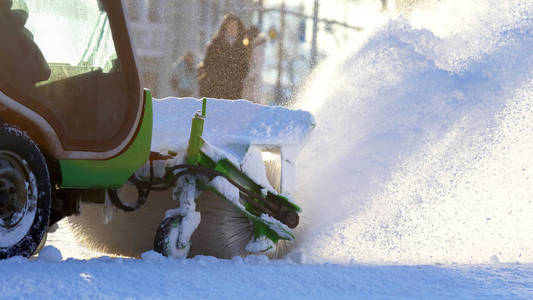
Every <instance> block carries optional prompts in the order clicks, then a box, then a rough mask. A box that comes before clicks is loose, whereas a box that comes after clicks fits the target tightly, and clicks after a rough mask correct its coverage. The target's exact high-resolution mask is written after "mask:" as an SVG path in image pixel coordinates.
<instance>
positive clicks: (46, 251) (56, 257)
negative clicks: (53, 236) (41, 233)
mask: <svg viewBox="0 0 533 300" xmlns="http://www.w3.org/2000/svg"><path fill="white" fill-rule="evenodd" d="M38 258H39V260H44V261H50V262H59V261H61V260H63V255H61V251H59V249H57V248H56V247H54V246H44V247H43V249H41V252H39V256H38Z"/></svg>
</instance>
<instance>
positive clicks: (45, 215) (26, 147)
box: [0, 125, 51, 259]
mask: <svg viewBox="0 0 533 300" xmlns="http://www.w3.org/2000/svg"><path fill="white" fill-rule="evenodd" d="M50 205H51V192H50V175H49V173H48V168H47V165H46V160H45V159H44V157H43V155H42V153H41V152H40V151H39V148H38V147H37V145H36V144H35V143H34V142H33V141H32V140H31V139H30V138H29V137H28V136H27V135H26V134H24V132H22V131H20V130H18V129H16V128H13V127H10V126H8V125H0V259H4V258H8V257H12V256H20V255H21V256H25V257H29V256H31V255H32V254H33V253H34V252H35V251H36V250H37V248H38V246H39V244H40V243H41V241H42V239H43V238H44V235H45V233H46V230H47V228H48V222H49V219H50Z"/></svg>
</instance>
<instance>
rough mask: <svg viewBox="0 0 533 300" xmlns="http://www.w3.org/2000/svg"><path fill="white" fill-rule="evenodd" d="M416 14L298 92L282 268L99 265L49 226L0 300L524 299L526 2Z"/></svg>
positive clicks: (531, 79) (529, 159)
mask: <svg viewBox="0 0 533 300" xmlns="http://www.w3.org/2000/svg"><path fill="white" fill-rule="evenodd" d="M429 2H430V3H433V5H429V7H428V8H426V10H425V11H424V12H423V13H418V12H414V13H413V14H412V15H410V16H408V17H404V18H392V19H390V20H387V21H384V24H383V25H382V26H381V27H379V28H378V29H376V31H375V32H372V33H369V34H368V37H367V38H366V39H365V40H361V41H354V42H353V43H352V44H350V45H348V47H347V49H346V51H345V52H343V53H339V54H338V55H335V57H332V58H331V59H328V60H327V61H325V62H324V63H323V64H322V65H321V66H319V67H318V68H317V70H316V72H315V75H314V78H312V79H311V80H310V82H309V84H308V87H307V88H306V89H305V90H304V91H303V92H302V94H301V95H300V98H299V100H298V103H297V104H296V107H297V108H302V109H305V110H309V111H311V112H312V113H313V114H314V115H315V117H316V121H317V128H316V129H315V131H314V133H313V136H312V138H311V140H310V142H309V144H308V145H307V146H306V147H305V148H304V150H303V152H302V154H301V155H300V157H299V163H298V167H299V174H300V184H299V185H298V194H297V200H298V201H299V203H300V204H301V206H302V207H303V209H304V214H303V215H302V226H301V227H302V229H301V231H300V232H298V236H297V239H298V241H299V242H298V245H297V247H296V249H295V250H294V251H293V252H292V253H291V254H289V256H288V257H287V258H285V259H282V260H274V261H269V260H268V259H267V258H266V257H263V256H251V257H247V258H245V259H242V258H234V259H232V260H219V259H214V258H211V257H196V258H193V259H188V260H178V259H170V258H164V257H161V256H159V255H157V254H156V253H153V252H148V253H145V254H144V255H143V258H142V259H132V258H110V257H107V256H102V254H99V253H94V252H91V251H88V250H84V249H81V248H80V247H79V246H78V245H77V243H76V241H75V240H74V239H73V237H72V234H71V233H70V231H69V228H68V225H67V224H66V223H65V222H62V223H61V225H62V226H60V228H59V230H58V231H56V232H55V233H53V234H51V235H50V236H49V241H48V246H51V247H52V246H53V247H55V248H51V247H49V248H45V249H43V251H44V252H43V254H42V255H41V257H40V258H39V257H38V258H32V259H30V260H27V259H23V258H20V257H16V258H12V259H9V260H5V261H0V269H1V270H3V272H4V273H3V275H4V276H3V277H2V280H0V298H6V299H7V298H9V299H11V298H39V299H41V298H48V299H52V298H53V299H57V298H89V299H92V298H116V299H123V298H132V299H140V298H154V299H160V298H180V299H181V298H184V299H191V298H192V299H197V298H210V299H227V298H231V299H233V298H239V299H241V298H242V299H244V298H254V299H272V298H282V299H309V298H313V299H314V298H318V299H329V298H331V299H342V298H345V299H413V298H414V299H531V298H532V297H533V264H532V263H533V251H531V249H533V234H531V228H533V218H531V216H532V215H533V204H532V202H531V201H532V200H531V199H533V184H532V181H533V156H532V152H531V149H533V135H532V134H531V132H533V52H532V51H531V49H533V19H532V16H533V3H532V2H531V1H523V0H508V1H499V0H472V1H468V3H466V2H465V1H462V0H447V1H434V2H431V1H429ZM156 117H157V116H156ZM56 249H58V250H59V251H60V253H59V252H58V251H56ZM61 256H62V257H61Z"/></svg>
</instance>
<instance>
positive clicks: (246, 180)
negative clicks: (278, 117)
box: [187, 98, 301, 243]
mask: <svg viewBox="0 0 533 300" xmlns="http://www.w3.org/2000/svg"><path fill="white" fill-rule="evenodd" d="M206 102H207V100H206V98H204V99H203V100H202V113H201V114H199V113H196V114H195V115H194V117H193V119H192V124H191V134H190V137H189V147H188V148H187V163H188V164H192V165H197V166H202V167H205V168H209V169H212V170H215V171H217V172H220V173H221V174H223V175H224V176H225V177H227V178H229V179H231V180H233V181H235V182H237V183H238V184H239V185H240V186H242V187H244V188H245V189H246V190H248V191H250V192H251V193H252V194H253V195H255V197H254V199H252V201H254V203H255V205H263V204H262V203H261V201H260V200H259V197H258V196H262V197H266V198H267V199H269V200H271V201H273V202H275V203H277V204H278V205H281V206H283V207H286V208H288V209H290V210H293V211H296V212H300V211H301V208H300V207H298V206H297V205H296V204H294V203H293V202H291V201H290V200H289V199H288V198H287V197H284V196H282V195H278V194H273V193H271V192H267V194H266V195H264V194H263V187H262V186H260V185H259V184H257V183H255V182H254V181H253V180H252V179H251V178H250V177H248V176H247V175H246V174H244V173H243V172H242V171H241V170H240V169H239V168H237V167H236V166H234V165H233V164H232V163H231V162H230V161H229V160H228V159H221V160H219V161H217V162H215V161H213V160H212V159H211V158H210V157H209V156H208V155H206V154H205V153H204V152H203V151H202V150H201V149H202V146H203V145H204V140H203V139H202V134H203V128H204V120H205V118H206ZM198 187H199V188H200V189H201V190H209V191H212V192H214V193H216V194H217V195H218V196H220V197H221V198H223V199H225V200H226V201H227V202H228V203H229V204H231V205H232V206H234V207H235V208H237V209H239V210H240V211H241V212H242V214H243V215H245V216H246V217H247V218H249V219H250V220H251V221H252V223H253V224H254V238H255V239H257V238H259V237H261V236H266V237H267V238H269V239H270V240H271V241H273V242H274V243H277V242H278V241H279V240H280V239H283V240H292V239H294V235H293V233H292V232H291V230H289V229H288V228H287V229H284V228H281V227H278V228H277V229H278V230H281V231H283V233H284V234H283V235H279V234H278V233H277V232H276V231H275V230H274V229H273V227H272V226H276V225H275V224H269V222H267V221H266V220H263V219H262V218H261V216H260V215H261V213H260V211H258V210H257V209H255V208H254V207H253V205H251V204H249V203H247V202H243V203H242V204H243V206H244V209H242V208H240V207H238V206H237V205H235V204H234V203H233V202H231V201H230V200H228V199H226V197H225V196H224V195H223V194H222V193H220V192H219V191H218V190H217V189H216V188H214V187H212V186H209V185H208V184H206V183H204V182H202V181H198Z"/></svg>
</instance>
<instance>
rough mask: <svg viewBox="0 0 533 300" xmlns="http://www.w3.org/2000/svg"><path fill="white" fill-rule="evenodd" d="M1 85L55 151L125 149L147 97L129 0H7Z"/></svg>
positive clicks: (8, 116) (64, 154) (22, 118)
mask: <svg viewBox="0 0 533 300" xmlns="http://www.w3.org/2000/svg"><path fill="white" fill-rule="evenodd" d="M0 91H1V94H0V96H1V99H2V101H0V105H3V106H6V107H9V108H14V107H17V108H18V109H15V111H16V112H17V114H15V115H14V114H12V112H10V113H8V112H7V111H9V110H6V109H4V110H3V111H1V110H0V120H3V121H4V122H8V123H10V124H13V123H14V125H17V126H19V127H22V128H23V129H25V130H26V131H28V132H31V133H35V136H32V138H34V139H36V140H37V142H38V143H39V144H43V145H45V146H44V147H45V148H47V150H48V151H50V152H52V156H54V157H55V158H58V159H65V158H69V159H77V158H85V159H91V158H98V159H105V158H108V157H111V156H114V155H116V154H118V153H120V152H121V151H123V150H124V148H125V146H126V145H127V144H128V143H130V141H131V139H132V137H133V135H134V133H135V131H136V130H137V127H138V123H139V121H140V118H141V112H142V108H143V101H142V100H143V99H142V94H141V92H142V91H141V88H140V83H139V77H138V72H137V67H136V63H135V58H134V54H133V51H132V46H131V42H130V36H129V33H128V30H127V25H126V21H125V16H124V11H123V7H122V4H121V1H105V0H80V1H50V0H13V1H12V0H0ZM15 102H16V103H15ZM16 119H18V120H16ZM28 121H29V122H30V123H32V124H33V125H28V124H27V123H28ZM29 127H31V128H29ZM43 134H44V135H47V137H48V138H46V137H43V136H42V135H43ZM50 137H51V139H50ZM80 152H83V153H84V154H83V155H82V154H81V153H80ZM91 153H92V154H91Z"/></svg>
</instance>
